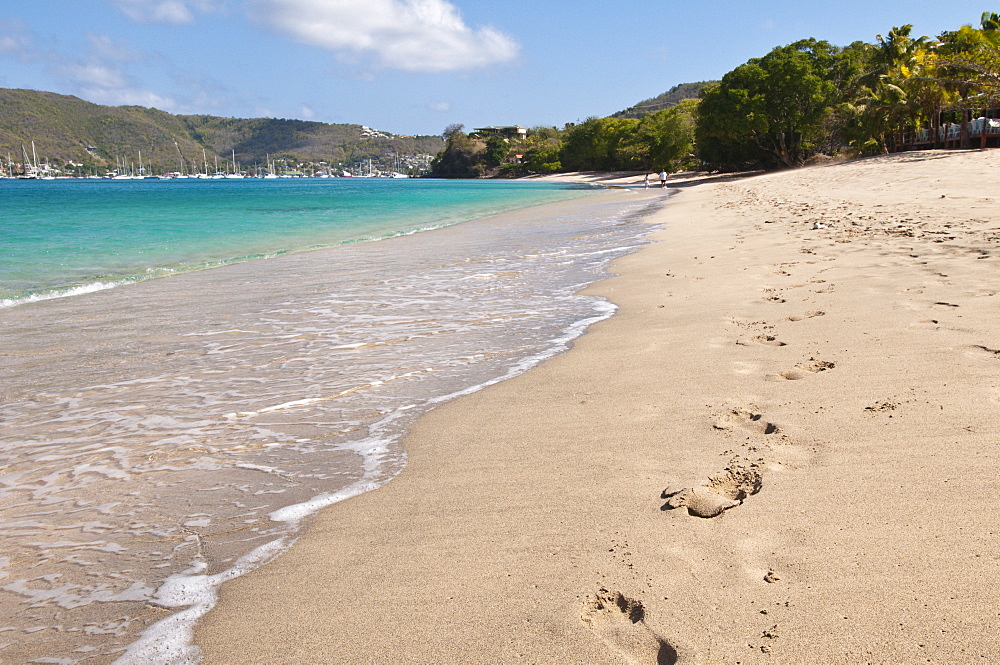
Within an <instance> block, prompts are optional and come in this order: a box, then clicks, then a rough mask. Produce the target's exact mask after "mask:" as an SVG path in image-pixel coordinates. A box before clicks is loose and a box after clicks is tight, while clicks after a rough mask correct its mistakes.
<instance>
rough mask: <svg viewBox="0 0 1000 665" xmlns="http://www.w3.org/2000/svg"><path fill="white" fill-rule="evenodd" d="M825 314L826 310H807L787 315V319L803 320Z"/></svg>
mask: <svg viewBox="0 0 1000 665" xmlns="http://www.w3.org/2000/svg"><path fill="white" fill-rule="evenodd" d="M825 314H826V312H821V311H818V310H817V311H815V312H806V313H805V314H792V315H791V316H789V317H786V318H785V321H802V320H804V319H811V318H813V317H816V316H823V315H825Z"/></svg>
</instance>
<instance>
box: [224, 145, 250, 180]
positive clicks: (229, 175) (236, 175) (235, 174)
mask: <svg viewBox="0 0 1000 665" xmlns="http://www.w3.org/2000/svg"><path fill="white" fill-rule="evenodd" d="M225 177H226V178H229V179H236V178H239V179H242V178H244V177H245V176H244V175H243V174H242V173H240V172H239V170H238V169H237V168H236V150H235V149H234V150H233V172H232V173H227V174H226V176H225Z"/></svg>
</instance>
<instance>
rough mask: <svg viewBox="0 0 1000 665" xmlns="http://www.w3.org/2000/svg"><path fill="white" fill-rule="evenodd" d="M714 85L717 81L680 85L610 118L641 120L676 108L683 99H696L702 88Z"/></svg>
mask: <svg viewBox="0 0 1000 665" xmlns="http://www.w3.org/2000/svg"><path fill="white" fill-rule="evenodd" d="M716 83H718V81H698V82H697V83H680V84H678V85H675V86H674V87H672V88H670V90H667V91H666V92H664V93H662V94H659V95H657V96H656V97H650V98H649V99H644V100H642V101H641V102H639V103H638V104H636V105H635V106H630V107H628V108H627V109H625V110H624V111H619V112H618V113H614V114H612V115H611V116H610V117H612V118H641V117H643V116H646V115H649V114H650V113H656V112H657V111H662V110H664V109H668V108H670V107H671V106H677V105H678V104H680V103H681V102H682V101H684V100H685V99H697V98H698V95H699V93H701V90H702V88H704V87H705V86H708V85H713V84H716Z"/></svg>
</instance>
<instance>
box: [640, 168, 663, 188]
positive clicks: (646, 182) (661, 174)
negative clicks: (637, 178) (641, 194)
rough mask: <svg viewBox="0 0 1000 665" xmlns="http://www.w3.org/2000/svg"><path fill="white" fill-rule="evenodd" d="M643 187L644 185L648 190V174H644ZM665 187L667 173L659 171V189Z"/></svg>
mask: <svg viewBox="0 0 1000 665" xmlns="http://www.w3.org/2000/svg"><path fill="white" fill-rule="evenodd" d="M643 185H645V188H646V189H649V174H648V173H647V174H646V178H645V180H643ZM666 186H667V172H666V171H660V187H666Z"/></svg>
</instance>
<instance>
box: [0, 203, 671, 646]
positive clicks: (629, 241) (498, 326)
mask: <svg viewBox="0 0 1000 665" xmlns="http://www.w3.org/2000/svg"><path fill="white" fill-rule="evenodd" d="M660 195H661V193H660V192H657V193H656V195H655V196H652V197H642V196H635V195H633V194H632V193H628V192H624V191H621V190H608V191H599V192H596V193H595V196H596V198H591V197H589V196H585V197H576V198H574V199H572V200H567V201H562V202H559V203H549V204H547V205H546V206H544V207H539V206H532V207H528V208H523V209H521V210H518V211H511V212H507V213H505V214H503V215H499V216H498V215H494V216H491V217H488V218H483V219H481V220H477V221H475V222H473V223H471V224H458V225H454V226H450V227H447V228H443V229H437V230H435V231H431V232H427V233H421V234H414V235H412V236H407V237H405V238H396V239H394V240H392V241H391V242H387V243H358V244H354V245H351V246H349V247H340V248H332V249H328V250H325V251H323V252H319V251H317V252H309V253H299V254H293V255H288V256H284V257H280V258H277V259H274V260H272V261H268V262H266V263H264V262H252V263H244V264H239V265H233V266H228V267H226V268H220V269H219V270H213V271H200V272H196V273H190V274H185V275H177V276H176V277H175V278H174V279H171V280H151V281H149V282H148V283H144V284H141V285H135V287H134V288H131V289H121V290H111V291H107V292H102V293H97V294H91V295H89V296H81V297H80V298H79V299H77V298H63V299H54V300H50V301H47V302H40V303H36V304H34V305H32V306H29V307H26V308H24V309H21V308H13V309H11V310H8V311H6V312H5V315H4V322H5V331H6V332H5V339H6V340H7V341H8V342H9V345H8V346H9V349H8V351H7V352H6V353H4V354H3V355H4V358H3V360H4V368H5V370H6V372H5V374H6V376H7V377H8V378H9V381H8V382H7V384H6V386H5V389H4V396H5V400H4V402H5V403H4V405H3V408H2V409H0V412H2V413H3V418H2V419H3V420H4V421H5V422H6V423H7V424H8V425H9V427H8V430H9V431H8V436H7V438H6V441H7V448H6V450H7V455H6V464H7V468H6V471H7V474H8V483H7V491H6V496H7V497H8V506H7V509H6V510H7V516H8V529H7V531H8V533H9V537H8V540H9V543H8V544H9V546H10V548H9V549H10V550H11V551H12V552H17V553H18V556H17V557H16V558H15V557H12V560H11V561H9V562H7V563H6V564H5V566H4V570H3V574H4V575H6V578H5V583H4V587H5V589H6V592H7V593H5V594H4V601H3V602H4V605H5V607H7V608H8V609H9V610H10V611H9V612H8V613H9V615H10V616H11V617H12V620H11V625H10V626H8V629H9V630H10V631H11V632H12V634H18V633H19V632H21V631H23V632H24V633H25V634H26V635H30V637H27V638H24V639H16V640H14V641H12V642H10V643H9V644H8V645H7V646H6V647H5V648H3V649H0V652H2V654H3V655H4V656H6V657H8V658H13V659H15V660H17V659H23V660H25V661H28V660H32V659H38V658H52V657H60V655H61V654H66V655H67V657H70V658H73V657H74V655H77V654H85V655H79V657H80V658H85V659H87V660H88V661H91V660H92V661H95V662H110V661H111V660H112V659H113V657H114V654H116V653H118V654H120V653H123V652H126V649H127V653H126V654H125V656H124V657H123V658H122V659H121V662H178V661H179V660H183V659H184V658H186V657H187V656H188V655H189V654H188V652H187V650H186V649H187V647H186V645H187V638H186V637H185V631H187V632H188V633H189V632H190V624H191V623H193V621H194V620H196V619H197V618H199V617H200V616H201V614H202V613H204V611H207V609H208V607H209V606H211V604H213V602H214V596H213V593H214V588H215V587H216V586H217V585H218V584H219V583H221V582H224V581H225V580H227V579H231V578H232V577H234V576H237V575H238V574H240V573H241V572H243V571H245V570H246V569H247V568H252V567H255V566H256V565H259V563H261V562H262V560H264V559H266V558H270V556H271V554H272V553H273V550H274V548H275V547H278V548H281V547H282V545H281V543H280V542H278V543H272V542H271V541H273V540H276V539H278V538H279V537H281V538H285V539H286V540H289V541H290V540H291V539H292V538H294V537H295V536H297V533H295V534H292V533H291V530H295V531H297V529H293V527H292V526H290V525H288V524H287V522H286V520H289V519H291V520H294V521H297V520H299V519H300V518H302V517H303V516H304V514H305V513H310V512H312V510H313V509H314V508H316V507H318V506H317V504H319V503H322V502H324V501H327V502H329V501H332V500H334V499H336V498H339V497H341V496H343V494H344V493H345V492H347V491H351V490H352V488H358V487H359V486H360V485H361V484H366V487H365V489H369V488H370V487H371V485H372V484H375V483H377V484H381V483H382V482H384V481H385V480H387V479H388V478H389V477H391V476H393V475H395V473H396V472H397V471H398V469H399V468H401V467H402V465H403V458H404V455H403V451H402V449H401V448H400V447H399V446H398V439H399V438H400V437H401V435H402V433H403V430H405V429H406V427H407V426H408V424H409V422H411V421H412V420H415V419H416V418H417V416H418V414H420V413H421V412H423V411H424V410H426V409H428V408H431V407H432V406H434V405H436V404H437V403H439V402H440V401H441V400H442V399H447V398H449V397H451V396H456V395H459V394H463V393H465V392H468V391H470V390H474V389H476V388H478V387H479V386H481V385H484V384H489V383H493V382H494V381H495V380H497V379H499V378H504V377H508V376H510V375H512V374H516V373H519V372H521V371H524V370H525V369H527V368H528V367H529V366H532V365H534V364H537V363H538V362H540V361H542V360H543V359H544V358H547V357H550V356H551V355H554V354H556V353H561V352H562V351H563V350H564V349H565V347H566V346H567V344H568V341H569V339H570V338H572V337H575V336H576V335H577V334H579V330H580V327H581V326H582V325H583V323H581V318H582V319H586V320H593V318H595V317H596V318H605V317H606V316H608V315H610V309H611V306H610V305H608V304H607V303H605V302H597V301H594V300H592V299H589V298H585V297H580V296H577V295H574V294H575V293H576V291H578V289H579V288H580V285H581V284H587V283H590V282H592V281H594V280H596V279H599V278H600V277H601V276H602V275H603V274H604V273H603V269H604V266H605V265H606V263H607V262H608V260H609V259H610V257H611V256H618V255H621V254H622V253H624V252H625V251H628V248H630V247H635V246H637V245H640V244H644V243H645V242H647V241H646V238H645V234H646V232H647V231H648V229H647V228H646V227H645V225H644V224H642V223H641V222H640V221H638V219H637V218H636V215H638V214H640V213H641V212H642V211H643V210H644V209H646V208H647V207H648V206H649V205H650V203H651V202H652V201H653V200H659V199H660V198H661V196H660ZM250 387H252V389H247V388H250ZM442 396H445V397H442ZM15 433H16V434H15ZM345 488H346V489H345ZM10 497H23V499H22V500H16V499H13V500H12V499H11V498H10ZM109 497H114V498H112V499H111V501H112V502H111V503H109V502H108V498H109ZM119 497H120V500H118V501H117V502H115V501H116V499H115V498H119ZM32 499H35V500H36V501H35V502H34V503H33V502H32ZM59 500H61V501H73V502H74V504H73V510H71V511H68V512H66V511H55V512H53V511H52V510H51V508H49V507H48V506H50V505H51V504H52V503H54V502H56V501H59ZM112 508H114V510H112ZM88 511H89V512H88ZM91 518H92V519H91ZM97 523H99V524H100V528H101V531H100V533H98V534H94V533H91V532H90V531H89V530H88V529H90V528H91V527H90V525H91V524H97ZM307 523H308V520H306V521H303V522H302V524H303V525H305V524H307ZM19 526H20V527H21V530H20V531H16V529H17V528H18V527H19ZM149 533H153V534H155V538H151V537H149V535H148V534H149ZM164 542H167V543H170V547H169V548H167V547H165V546H163V545H161V543H164ZM84 547H89V548H92V549H94V550H99V551H105V550H106V551H109V552H111V551H113V552H115V555H114V556H109V557H101V556H100V555H97V556H96V557H95V560H89V561H86V562H84V563H77V561H76V559H74V558H73V557H72V556H67V557H63V556H58V554H59V553H65V552H70V553H72V552H74V551H77V550H79V549H83V548H84ZM101 548H103V549H101ZM84 565H86V567H84ZM102 575H103V577H102ZM56 579H58V580H59V587H58V588H56V589H54V590H50V587H51V586H52V584H53V580H56ZM43 601H48V602H43ZM29 602H30V603H31V608H30V610H25V608H26V606H27V604H28V603H29ZM175 612H176V614H175ZM95 617H96V618H95ZM104 617H120V621H121V622H122V627H120V628H116V631H115V633H114V634H113V635H110V636H109V635H107V633H102V632H97V633H91V632H86V633H85V632H84V631H85V630H86V627H87V626H91V625H94V624H95V623H97V622H98V621H101V620H103V618H104ZM109 620H110V619H109ZM185 624H187V625H185ZM144 629H147V630H144ZM140 632H142V633H143V634H142V635H141V636H140V635H139V633H140ZM171 654H172V655H171ZM175 656H176V657H175Z"/></svg>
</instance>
